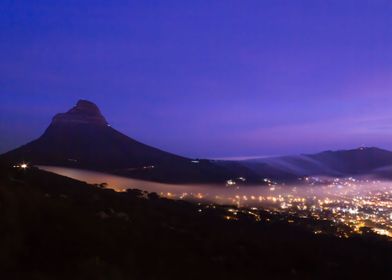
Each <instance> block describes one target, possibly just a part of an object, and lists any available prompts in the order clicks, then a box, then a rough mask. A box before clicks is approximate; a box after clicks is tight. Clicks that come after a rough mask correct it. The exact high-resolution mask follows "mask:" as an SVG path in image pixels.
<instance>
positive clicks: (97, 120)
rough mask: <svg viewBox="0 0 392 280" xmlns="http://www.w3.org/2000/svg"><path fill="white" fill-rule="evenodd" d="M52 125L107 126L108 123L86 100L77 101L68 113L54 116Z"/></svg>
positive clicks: (95, 107)
mask: <svg viewBox="0 0 392 280" xmlns="http://www.w3.org/2000/svg"><path fill="white" fill-rule="evenodd" d="M52 124H54V125H56V124H94V125H107V124H108V123H107V121H106V119H105V117H104V116H103V115H102V114H101V111H100V110H99V108H98V106H97V105H95V104H94V103H92V102H90V101H87V100H79V101H78V103H77V104H76V106H75V107H73V108H72V109H70V110H69V111H68V112H66V113H60V114H57V115H56V116H54V118H53V120H52Z"/></svg>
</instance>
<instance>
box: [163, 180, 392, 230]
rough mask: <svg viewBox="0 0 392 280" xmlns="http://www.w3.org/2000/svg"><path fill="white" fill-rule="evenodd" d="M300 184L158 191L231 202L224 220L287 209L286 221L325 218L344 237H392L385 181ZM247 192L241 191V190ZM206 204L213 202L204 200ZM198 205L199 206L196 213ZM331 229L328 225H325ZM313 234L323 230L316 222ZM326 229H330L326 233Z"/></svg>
mask: <svg viewBox="0 0 392 280" xmlns="http://www.w3.org/2000/svg"><path fill="white" fill-rule="evenodd" d="M301 181H303V184H302V185H298V186H294V187H293V186H284V185H279V184H277V183H275V182H273V181H272V180H269V179H265V182H266V183H267V187H259V190H260V191H259V192H257V194H256V192H255V193H253V194H252V191H254V188H251V191H248V189H247V188H248V187H247V186H241V187H239V186H237V185H236V184H235V183H234V180H229V181H228V183H227V185H226V186H227V188H231V189H232V190H233V195H228V196H220V195H213V194H211V193H200V192H199V193H182V194H175V193H170V192H168V193H163V192H161V193H160V195H161V196H164V197H167V198H172V199H188V200H199V201H212V202H214V203H218V204H221V205H227V204H232V205H235V207H231V208H230V207H228V208H227V215H226V216H224V218H225V219H228V220H237V219H238V217H237V216H238V213H243V214H248V215H251V216H253V217H254V218H255V220H256V221H261V220H263V215H261V214H260V212H261V211H262V212H264V213H268V214H269V215H268V216H269V217H267V218H265V219H264V220H265V221H267V222H268V220H269V219H270V218H271V217H273V215H274V213H275V214H279V216H280V217H281V216H282V214H287V217H288V218H287V222H288V223H296V222H300V221H301V219H314V220H316V221H328V222H330V223H331V224H332V225H333V226H334V229H335V232H332V233H333V234H335V235H337V236H339V237H349V236H351V235H352V234H364V233H374V234H378V235H383V236H388V237H392V185H391V183H388V182H382V181H377V180H374V181H372V180H367V179H362V180H358V179H354V178H346V179H339V178H335V179H320V178H317V177H314V178H313V177H312V178H303V179H301ZM245 193H246V194H245ZM200 205H204V207H207V208H208V207H211V206H213V205H214V204H204V203H200ZM201 211H202V209H200V212H201ZM329 231H330V229H329ZM313 232H314V233H315V234H323V233H327V232H325V230H323V229H318V228H317V227H315V229H314V230H313ZM329 233H331V232H329Z"/></svg>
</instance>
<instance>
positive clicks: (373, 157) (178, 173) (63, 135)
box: [0, 100, 392, 183]
mask: <svg viewBox="0 0 392 280" xmlns="http://www.w3.org/2000/svg"><path fill="white" fill-rule="evenodd" d="M0 160H1V161H5V162H7V163H9V164H15V163H19V162H22V161H26V162H29V163H31V164H35V165H55V166H65V167H73V168H82V169H90V170H97V171H103V172H109V173H113V174H118V175H122V176H127V177H132V178H139V179H145V180H152V181H159V182H168V183H169V182H170V183H225V182H226V181H227V180H237V182H240V181H241V182H242V180H239V177H244V178H246V182H247V183H260V182H262V181H263V179H264V178H270V179H274V180H276V181H278V182H293V181H298V178H299V177H304V176H316V175H318V176H334V177H347V176H362V175H373V176H377V177H380V178H392V152H390V151H387V150H382V149H378V148H363V147H362V148H358V149H354V150H344V151H326V152H322V153H319V154H313V155H298V156H283V157H271V158H261V159H252V160H243V161H212V160H193V159H189V158H186V157H182V156H178V155H175V154H172V153H168V152H165V151H162V150H159V149H157V148H154V147H151V146H148V145H145V144H143V143H140V142H138V141H136V140H134V139H132V138H130V137H128V136H126V135H124V134H122V133H120V132H118V131H117V130H115V129H113V128H112V127H110V125H109V124H108V122H107V121H106V119H105V118H104V117H103V116H102V114H101V112H100V110H99V108H98V107H97V106H96V105H95V104H94V103H92V102H90V101H86V100H80V101H78V103H77V104H76V106H75V107H73V108H72V109H70V110H69V111H68V112H66V113H61V114H57V115H56V116H54V118H53V120H52V122H51V124H50V125H49V127H48V128H47V129H46V131H45V132H44V134H43V135H42V136H41V137H39V138H38V139H36V140H34V141H32V142H30V143H28V144H26V145H24V146H22V147H20V148H17V149H15V150H13V151H10V152H8V153H5V154H3V155H1V156H0Z"/></svg>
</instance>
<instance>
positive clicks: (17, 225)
mask: <svg viewBox="0 0 392 280" xmlns="http://www.w3.org/2000/svg"><path fill="white" fill-rule="evenodd" d="M199 209H202V211H201V212H200V211H199ZM226 210H227V208H226V207H224V206H221V207H215V208H213V207H210V208H206V207H203V206H200V205H197V204H192V203H187V202H183V201H171V200H167V199H161V198H158V197H157V196H156V195H154V194H146V193H143V192H140V191H137V190H130V191H128V192H126V193H116V192H114V191H112V190H109V189H105V188H102V187H101V188H100V187H96V186H92V185H87V184H85V183H82V182H79V181H75V180H72V179H69V178H65V177H61V176H58V175H55V174H51V173H47V172H43V171H40V170H36V169H26V170H20V169H10V168H8V167H4V166H2V167H1V168H0V248H1V250H0V272H1V274H2V275H1V276H3V277H2V279H66V280H70V279H276V278H278V279H279V278H281V279H336V278H337V277H339V278H346V279H355V278H357V279H358V278H366V277H369V279H381V276H383V277H387V278H383V279H388V275H389V277H390V276H392V267H391V265H390V264H391V261H392V250H391V249H392V246H391V243H390V242H388V241H385V240H384V239H380V238H377V237H372V236H369V237H366V238H364V237H357V238H351V239H338V238H335V237H333V236H327V235H322V236H320V235H313V234H312V233H311V231H310V230H309V229H308V227H307V225H306V224H304V225H303V226H292V225H289V224H288V223H287V222H286V220H285V219H284V218H285V217H283V216H282V217H279V216H274V217H272V216H271V217H269V218H270V219H271V221H270V222H268V223H267V222H265V220H262V221H260V222H257V221H255V220H254V219H252V218H249V217H247V216H243V217H241V216H240V219H239V220H238V221H232V220H226V219H224V218H223V217H224V215H226V213H227V211H226ZM261 214H262V215H268V214H267V213H263V212H261ZM281 218H283V221H280V220H281ZM313 222H314V221H311V220H309V221H308V223H309V225H310V224H311V223H313Z"/></svg>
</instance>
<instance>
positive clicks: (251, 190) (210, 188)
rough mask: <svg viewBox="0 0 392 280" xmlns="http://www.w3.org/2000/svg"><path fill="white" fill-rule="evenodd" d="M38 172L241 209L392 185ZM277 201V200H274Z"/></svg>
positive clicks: (350, 194)
mask: <svg viewBox="0 0 392 280" xmlns="http://www.w3.org/2000/svg"><path fill="white" fill-rule="evenodd" d="M39 168H41V169H43V170H46V171H50V172H53V173H57V174H60V175H63V176H67V177H70V178H74V179H77V180H80V181H84V182H87V183H90V184H101V183H106V184H107V187H109V188H112V189H114V190H116V191H124V190H125V189H140V190H143V191H148V192H156V193H158V194H160V195H162V196H165V197H170V198H184V199H192V198H195V199H203V200H207V201H211V202H215V203H220V204H224V203H233V202H236V203H237V202H238V201H241V205H243V206H244V205H254V204H260V203H261V202H264V203H266V202H268V201H271V202H276V199H279V197H280V196H282V197H287V196H289V197H298V198H306V199H309V198H312V199H326V198H329V199H339V198H342V199H343V198H345V199H348V198H353V197H356V196H362V195H363V196H370V195H372V194H374V195H376V194H378V195H380V194H381V193H383V194H389V191H391V194H392V183H391V182H388V181H378V180H371V179H363V178H362V179H361V180H356V179H354V178H346V179H336V178H323V179H317V178H316V179H315V178H309V180H307V181H306V180H303V182H302V183H301V182H299V183H298V184H295V185H294V184H291V185H274V184H273V183H271V184H270V185H269V186H267V185H252V186H250V185H243V186H238V185H235V186H225V185H224V184H222V185H203V184H183V185H180V184H164V183H156V182H150V181H143V180H138V179H131V178H126V177H120V176H116V175H112V174H106V173H100V172H95V171H87V170H80V169H72V168H65V167H54V166H39ZM274 197H275V198H276V199H274Z"/></svg>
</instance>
